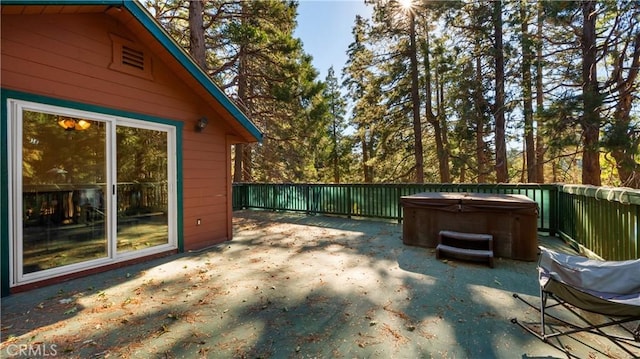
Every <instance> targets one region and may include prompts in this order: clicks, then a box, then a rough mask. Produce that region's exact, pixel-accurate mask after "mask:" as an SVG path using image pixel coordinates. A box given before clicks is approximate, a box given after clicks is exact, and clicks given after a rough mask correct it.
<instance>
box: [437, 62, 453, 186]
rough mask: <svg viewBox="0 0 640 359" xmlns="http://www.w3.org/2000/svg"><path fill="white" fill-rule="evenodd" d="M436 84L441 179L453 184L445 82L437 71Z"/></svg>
mask: <svg viewBox="0 0 640 359" xmlns="http://www.w3.org/2000/svg"><path fill="white" fill-rule="evenodd" d="M436 84H437V86H438V87H439V91H438V92H437V93H436V95H437V96H438V101H437V105H436V106H437V108H438V122H439V125H440V126H439V127H440V129H441V130H442V136H441V137H442V162H441V163H442V167H441V168H440V178H441V180H442V182H443V183H449V182H451V169H450V167H449V138H448V136H447V123H446V120H447V119H446V116H445V114H444V82H442V81H440V76H439V72H438V71H437V70H436Z"/></svg>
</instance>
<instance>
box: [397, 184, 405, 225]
mask: <svg viewBox="0 0 640 359" xmlns="http://www.w3.org/2000/svg"><path fill="white" fill-rule="evenodd" d="M400 197H402V189H401V188H400V185H396V201H397V202H398V203H396V205H397V206H398V207H397V208H398V209H397V211H398V212H397V215H398V223H402V217H403V214H402V203H400Z"/></svg>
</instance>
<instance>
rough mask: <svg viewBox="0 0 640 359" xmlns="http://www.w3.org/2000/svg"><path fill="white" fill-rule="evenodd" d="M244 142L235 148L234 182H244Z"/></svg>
mask: <svg viewBox="0 0 640 359" xmlns="http://www.w3.org/2000/svg"><path fill="white" fill-rule="evenodd" d="M243 147H244V144H243V143H237V144H236V145H235V149H234V156H233V157H234V158H233V182H242V157H243V155H242V154H243V153H244V148H243Z"/></svg>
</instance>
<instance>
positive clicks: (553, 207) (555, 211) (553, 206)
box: [549, 184, 560, 237]
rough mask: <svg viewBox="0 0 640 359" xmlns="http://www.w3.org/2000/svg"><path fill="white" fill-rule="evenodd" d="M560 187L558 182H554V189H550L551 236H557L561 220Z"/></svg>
mask: <svg viewBox="0 0 640 359" xmlns="http://www.w3.org/2000/svg"><path fill="white" fill-rule="evenodd" d="M558 187H559V185H558V184H554V185H553V190H549V192H550V193H549V235H550V236H551V237H555V235H556V233H557V232H558V223H559V222H560V219H559V218H558V215H559V212H560V211H559V208H558V206H559V204H558V203H559V202H560V201H559V198H558V197H559V196H560V190H559V189H558Z"/></svg>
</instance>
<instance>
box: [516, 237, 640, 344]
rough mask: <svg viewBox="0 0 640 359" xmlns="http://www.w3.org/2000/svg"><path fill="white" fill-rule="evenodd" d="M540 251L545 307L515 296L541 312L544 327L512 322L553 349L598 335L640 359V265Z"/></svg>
mask: <svg viewBox="0 0 640 359" xmlns="http://www.w3.org/2000/svg"><path fill="white" fill-rule="evenodd" d="M539 249H540V255H539V258H538V272H539V276H538V279H539V284H540V304H539V306H537V305H534V304H531V303H529V302H527V301H526V300H525V299H524V298H522V297H520V296H519V295H518V294H514V295H513V296H514V297H515V298H517V299H519V300H521V301H522V302H524V303H526V304H527V305H529V306H531V307H532V308H534V309H536V310H538V311H539V312H540V323H523V322H521V321H518V319H517V318H513V319H511V322H513V323H515V324H518V325H519V326H520V327H522V328H523V329H525V330H526V331H527V332H529V333H531V334H533V335H535V336H536V337H538V338H539V339H540V340H542V341H544V342H547V343H549V341H548V340H549V339H551V338H556V337H560V336H566V335H570V334H574V333H579V332H589V333H592V334H597V335H600V336H603V337H605V338H607V339H608V340H610V341H611V342H613V343H614V344H615V345H616V346H618V347H620V348H621V349H622V350H623V351H625V352H626V353H628V354H629V355H630V356H631V357H638V356H639V355H640V323H633V322H636V321H640V260H627V261H599V260H592V259H588V258H585V257H580V256H574V255H569V254H563V253H558V252H555V251H552V250H549V249H547V248H544V247H539ZM585 311H586V312H585ZM592 313H595V315H593V314H592ZM623 324H624V325H623ZM636 325H637V326H636ZM634 327H635V329H633V328H634ZM534 328H538V329H534ZM547 329H549V331H550V332H549V331H547ZM550 344H551V343H550ZM552 345H553V344H552Z"/></svg>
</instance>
